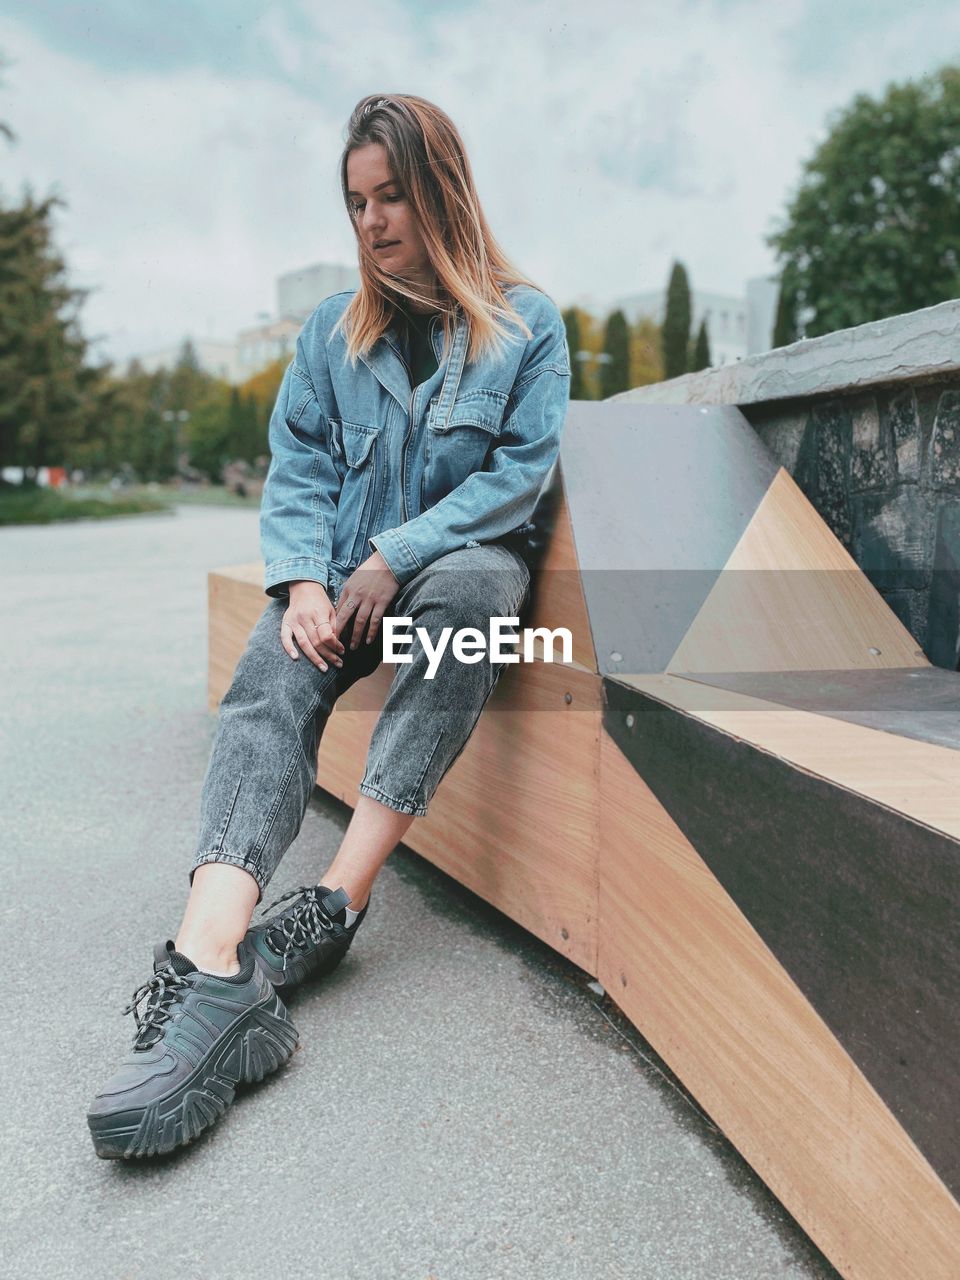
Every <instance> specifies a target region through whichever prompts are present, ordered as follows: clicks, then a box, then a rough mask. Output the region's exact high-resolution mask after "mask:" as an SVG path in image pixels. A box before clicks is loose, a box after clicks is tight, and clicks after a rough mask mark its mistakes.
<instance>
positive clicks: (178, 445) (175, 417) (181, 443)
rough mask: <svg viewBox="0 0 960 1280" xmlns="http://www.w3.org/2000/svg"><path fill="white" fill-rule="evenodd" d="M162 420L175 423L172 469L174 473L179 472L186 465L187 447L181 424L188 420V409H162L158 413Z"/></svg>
mask: <svg viewBox="0 0 960 1280" xmlns="http://www.w3.org/2000/svg"><path fill="white" fill-rule="evenodd" d="M160 416H161V418H163V420H164V422H173V423H176V426H175V427H174V429H173V470H174V473H175V474H179V472H180V468H181V466H186V462H187V456H188V452H187V448H186V441H185V440H184V438H183V436H184V430H183V424H184V423H185V422H189V421H190V411H189V410H188V409H164V411H163V413H162V414H161V415H160Z"/></svg>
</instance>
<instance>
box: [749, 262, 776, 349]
mask: <svg viewBox="0 0 960 1280" xmlns="http://www.w3.org/2000/svg"><path fill="white" fill-rule="evenodd" d="M779 294H780V280H779V278H777V277H776V276H774V277H773V278H772V279H771V278H770V277H769V276H754V277H753V279H752V280H748V281H747V355H748V356H752V355H755V354H757V352H760V351H770V350H771V349H772V347H773V326H774V322H775V321H776V318H777V299H778V297H779Z"/></svg>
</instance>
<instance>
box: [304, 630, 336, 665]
mask: <svg viewBox="0 0 960 1280" xmlns="http://www.w3.org/2000/svg"><path fill="white" fill-rule="evenodd" d="M311 627H312V631H313V635H314V637H315V639H314V642H313V643H314V648H315V649H316V650H317V652H318V653H320V654H321V655H322V656H323V657H324V658H326V659H327V661H329V662H332V663H333V664H334V666H337V667H342V666H343V663H342V661H341V660H340V655H341V654H342V653H343V645H342V644H341V643H340V641H339V639H338V638H337V633H336V631H334V629H333V627H332V626H331V625H330V623H329V622H326V621H323V620H321V621H320V622H314V623H311Z"/></svg>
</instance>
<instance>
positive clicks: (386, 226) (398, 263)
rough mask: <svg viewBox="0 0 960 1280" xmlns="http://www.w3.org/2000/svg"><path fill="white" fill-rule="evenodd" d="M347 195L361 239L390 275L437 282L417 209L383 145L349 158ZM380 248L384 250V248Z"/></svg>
mask: <svg viewBox="0 0 960 1280" xmlns="http://www.w3.org/2000/svg"><path fill="white" fill-rule="evenodd" d="M347 187H348V188H349V190H348V193H347V196H348V199H349V201H350V205H351V208H352V210H353V216H354V220H355V221H356V224H357V235H358V236H359V237H360V239H361V240H362V241H363V242H364V244H365V245H366V247H367V249H368V250H369V251H370V253H371V254H372V255H373V257H374V258H376V260H377V261H378V262H379V263H380V265H381V266H382V267H383V269H384V270H385V271H390V272H392V273H393V274H394V275H397V276H400V277H402V278H403V279H405V280H409V281H411V282H412V283H414V284H420V285H425V286H429V285H430V284H431V283H432V281H433V280H434V274H433V269H432V267H431V266H430V259H429V258H428V256H427V250H426V246H425V245H424V243H423V238H422V237H421V235H420V229H419V226H418V223H417V217H416V214H415V213H414V210H413V206H412V205H411V203H410V200H409V198H408V196H407V193H406V191H404V189H403V187H402V186H401V184H400V182H399V181H398V180H397V179H396V178H395V177H394V176H393V173H392V172H391V170H390V162H389V160H388V159H387V151H386V148H385V147H384V146H383V145H382V144H381V143H379V142H371V143H368V144H367V145H366V146H363V147H356V148H355V149H354V150H353V151H351V152H350V154H349V155H348V156H347ZM381 244H383V245H384V247H379V246H380V245H381Z"/></svg>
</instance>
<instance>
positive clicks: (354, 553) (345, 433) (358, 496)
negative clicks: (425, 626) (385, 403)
mask: <svg viewBox="0 0 960 1280" xmlns="http://www.w3.org/2000/svg"><path fill="white" fill-rule="evenodd" d="M330 426H331V449H332V451H333V457H334V463H335V465H336V468H337V471H338V473H339V475H340V499H339V502H338V503H337V529H336V537H335V544H336V546H335V554H334V558H335V559H336V560H337V562H338V563H340V564H344V565H348V566H352V565H354V564H356V563H358V562H359V560H360V559H365V558H366V557H365V556H364V555H363V548H364V547H365V546H366V541H367V531H368V526H369V525H370V523H371V519H372V518H373V517H374V515H375V512H376V506H377V503H378V502H379V501H380V489H381V471H382V468H381V467H379V466H378V465H377V462H378V460H377V438H378V436H379V435H380V427H368V426H364V425H362V424H361V423H358V422H347V421H346V419H344V418H331V419H330Z"/></svg>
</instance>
